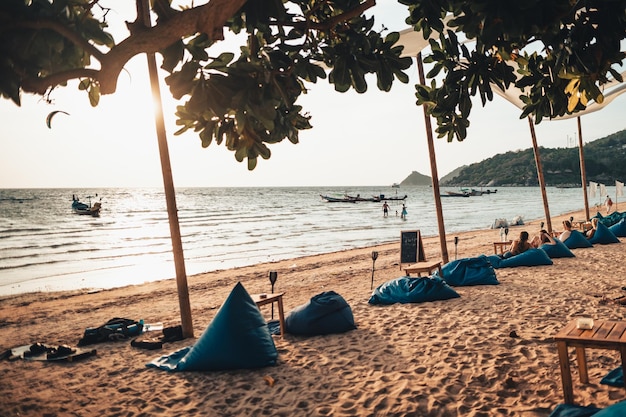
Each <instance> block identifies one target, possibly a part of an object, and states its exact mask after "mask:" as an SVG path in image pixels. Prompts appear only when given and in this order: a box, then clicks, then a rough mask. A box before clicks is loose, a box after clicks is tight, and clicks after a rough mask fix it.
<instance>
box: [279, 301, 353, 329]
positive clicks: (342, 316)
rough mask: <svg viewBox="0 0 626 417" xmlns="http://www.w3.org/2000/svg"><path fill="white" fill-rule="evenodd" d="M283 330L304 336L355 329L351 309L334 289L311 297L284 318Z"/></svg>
mask: <svg viewBox="0 0 626 417" xmlns="http://www.w3.org/2000/svg"><path fill="white" fill-rule="evenodd" d="M285 327H286V329H285V332H286V333H291V334H297V335H304V336H314V335H323V334H330V333H344V332H347V331H348V330H353V329H356V326H355V325H354V316H353V315H352V309H351V308H350V306H349V305H348V303H347V302H346V300H344V298H343V297H342V296H341V295H339V294H337V293H336V292H334V291H326V292H323V293H320V294H317V295H316V296H314V297H312V298H311V299H310V300H309V302H307V303H306V304H303V305H301V306H299V307H296V308H294V309H293V310H292V311H291V312H290V313H289V315H287V317H286V318H285Z"/></svg>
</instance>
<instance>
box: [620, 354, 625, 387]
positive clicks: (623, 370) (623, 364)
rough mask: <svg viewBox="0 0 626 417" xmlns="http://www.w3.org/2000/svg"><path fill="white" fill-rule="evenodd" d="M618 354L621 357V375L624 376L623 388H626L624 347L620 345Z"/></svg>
mask: <svg viewBox="0 0 626 417" xmlns="http://www.w3.org/2000/svg"><path fill="white" fill-rule="evenodd" d="M619 353H620V355H621V356H622V373H623V375H624V387H626V346H623V345H622V346H621V348H620V350H619Z"/></svg>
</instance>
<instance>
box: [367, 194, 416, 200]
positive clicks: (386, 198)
mask: <svg viewBox="0 0 626 417" xmlns="http://www.w3.org/2000/svg"><path fill="white" fill-rule="evenodd" d="M374 198H375V199H376V201H404V200H406V199H407V198H408V195H406V194H405V195H403V196H399V195H395V196H392V197H388V196H386V195H385V194H380V195H377V196H376V195H375V196H374Z"/></svg>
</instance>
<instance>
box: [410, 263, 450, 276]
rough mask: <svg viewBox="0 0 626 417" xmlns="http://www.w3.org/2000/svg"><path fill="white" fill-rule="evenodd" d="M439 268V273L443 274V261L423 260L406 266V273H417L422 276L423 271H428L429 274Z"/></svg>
mask: <svg viewBox="0 0 626 417" xmlns="http://www.w3.org/2000/svg"><path fill="white" fill-rule="evenodd" d="M434 270H438V271H439V275H440V276H443V272H441V261H422V262H417V263H415V264H412V265H409V266H407V267H405V268H404V273H405V274H406V275H407V276H409V275H411V274H417V276H418V277H419V276H421V275H422V272H426V273H427V274H428V275H430V274H431V273H432V271H434Z"/></svg>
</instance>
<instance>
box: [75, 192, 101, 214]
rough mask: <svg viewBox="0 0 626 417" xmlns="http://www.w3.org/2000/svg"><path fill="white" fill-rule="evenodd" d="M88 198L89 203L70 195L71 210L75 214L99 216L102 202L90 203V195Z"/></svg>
mask: <svg viewBox="0 0 626 417" xmlns="http://www.w3.org/2000/svg"><path fill="white" fill-rule="evenodd" d="M88 198H89V204H86V203H83V202H82V201H80V200H79V199H78V197H76V196H75V195H72V211H73V212H74V213H76V214H80V215H86V216H93V217H98V216H100V210H101V209H102V204H101V203H100V202H96V203H94V205H93V206H92V205H91V197H88Z"/></svg>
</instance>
